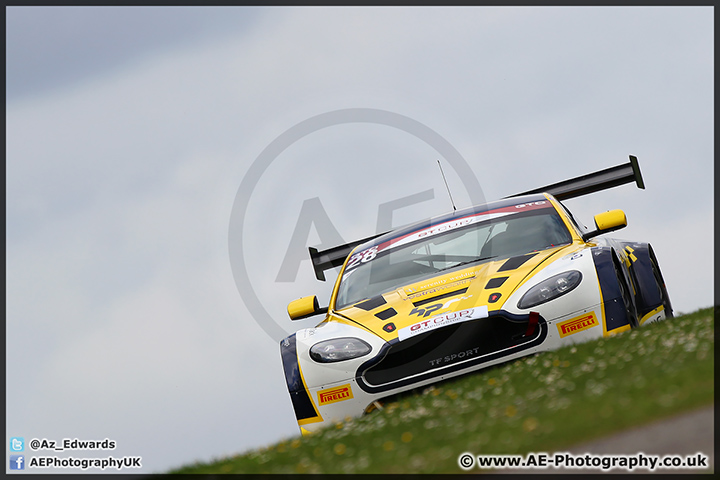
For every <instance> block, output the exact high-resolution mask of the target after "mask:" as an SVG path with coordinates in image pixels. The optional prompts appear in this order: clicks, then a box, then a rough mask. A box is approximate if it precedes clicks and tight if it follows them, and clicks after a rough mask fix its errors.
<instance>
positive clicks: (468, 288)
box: [327, 247, 568, 341]
mask: <svg viewBox="0 0 720 480" xmlns="http://www.w3.org/2000/svg"><path fill="white" fill-rule="evenodd" d="M566 248H568V247H558V248H552V249H547V250H542V251H539V252H532V253H528V254H526V255H520V256H516V257H510V258H503V259H499V260H494V261H490V262H487V263H482V264H479V265H475V266H472V267H469V268H463V269H461V270H455V271H452V272H449V273H447V274H444V275H439V276H436V277H432V278H430V279H426V280H423V281H420V282H416V283H411V284H408V285H406V286H404V287H401V288H398V289H397V290H393V291H390V292H387V293H384V294H382V295H378V296H376V297H373V298H370V299H366V300H363V301H361V302H359V303H356V304H354V305H352V306H350V307H346V308H343V309H341V310H338V311H336V312H335V314H334V315H330V316H329V318H328V320H327V321H331V322H333V321H334V322H340V323H350V324H353V325H355V326H358V325H359V326H361V327H364V328H365V329H367V330H369V331H371V332H373V333H374V334H375V335H377V336H379V337H381V338H382V339H383V340H385V341H390V340H393V339H396V338H397V337H398V331H399V330H401V329H403V328H405V327H408V326H410V325H414V324H416V323H418V322H419V321H422V320H423V319H430V318H433V317H436V316H438V315H442V314H443V313H447V312H456V311H460V310H463V309H471V308H476V307H483V308H484V307H487V309H488V312H492V311H495V310H501V309H502V308H503V305H504V304H505V301H506V300H507V299H508V298H510V296H511V294H512V293H513V292H514V291H515V290H516V289H517V288H518V287H519V286H520V285H521V284H522V283H524V281H525V280H526V279H527V278H528V276H530V275H531V274H532V273H533V272H534V271H535V270H537V269H538V268H539V267H540V266H541V265H543V264H546V263H547V261H548V260H549V259H550V258H551V257H554V256H556V255H558V254H560V255H562V253H561V252H563V251H564V250H565V249H566ZM390 324H392V326H390Z"/></svg>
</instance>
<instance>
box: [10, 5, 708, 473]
mask: <svg viewBox="0 0 720 480" xmlns="http://www.w3.org/2000/svg"><path fill="white" fill-rule="evenodd" d="M713 27H714V25H713V8H712V7H687V8H686V7H682V8H680V7H653V8H650V7H618V8H615V7H612V8H611V7H597V8H574V7H573V8H571V7H540V8H526V7H508V8H489V7H473V8H444V7H443V8H440V7H432V8H347V7H343V8H327V7H323V8H316V7H304V8H288V7H273V8H259V7H216V8H196V7H185V8H169V7H157V8H156V7H117V8H116V7H52V8H50V7H7V8H6V29H7V59H6V62H7V63H6V68H7V76H6V122H7V126H6V132H7V138H6V142H7V143H6V153H7V164H6V174H7V183H6V189H7V191H6V201H7V207H6V214H7V219H6V228H7V233H6V240H7V250H6V258H7V267H6V268H7V270H6V280H7V287H6V293H7V309H6V314H7V330H6V332H7V370H6V373H7V413H6V418H7V431H6V437H7V438H8V439H9V438H10V437H16V436H19V437H24V438H25V439H26V440H27V441H29V440H30V439H33V438H38V439H43V438H46V439H54V440H58V441H59V440H62V439H63V438H70V439H73V438H79V439H85V440H92V439H101V440H102V439H105V438H109V439H112V440H115V441H116V442H117V448H116V450H115V451H113V452H112V454H113V455H114V456H116V457H120V456H123V455H127V456H142V464H143V470H142V471H144V472H156V471H163V470H166V469H168V468H171V467H177V466H180V465H183V464H186V463H189V462H192V461H195V460H205V461H207V460H210V459H212V458H217V457H220V456H224V455H230V454H234V453H238V452H242V451H244V450H247V449H250V448H254V447H258V446H262V445H266V444H268V443H270V442H275V441H277V440H279V439H281V438H286V437H290V436H294V435H297V434H298V429H297V425H296V423H295V420H294V415H293V412H292V407H291V405H290V399H289V396H288V394H287V391H286V389H285V384H284V378H283V373H282V366H281V363H280V358H279V347H278V341H279V340H280V338H281V337H282V336H283V335H284V334H286V333H290V332H292V331H294V329H297V328H301V327H306V326H310V325H311V324H312V323H313V322H314V320H303V321H299V322H295V323H294V324H293V323H291V322H290V321H289V320H288V319H287V314H286V310H285V307H286V305H287V303H288V302H289V301H291V300H293V299H295V298H298V297H300V296H304V295H309V294H314V293H317V294H318V295H319V297H320V300H321V302H322V301H327V298H328V296H329V288H330V283H331V282H326V283H320V282H318V281H316V280H315V279H314V276H313V273H312V269H311V268H310V265H309V261H308V260H307V259H305V257H304V251H305V250H304V249H305V247H306V246H307V245H316V246H317V245H325V246H329V243H331V242H333V241H337V240H341V241H352V240H356V239H359V238H363V237H366V236H369V235H372V234H374V233H376V232H377V231H378V229H380V230H382V229H383V228H385V227H387V226H400V225H403V224H405V223H409V222H412V221H415V220H420V219H423V218H426V217H430V216H433V215H438V214H441V213H445V212H447V211H448V210H450V209H451V208H452V207H451V203H450V199H449V197H448V193H447V191H446V190H445V185H444V183H443V180H442V177H441V175H440V171H439V169H438V164H437V161H438V160H441V162H442V163H443V165H444V170H445V173H446V175H447V177H448V178H447V180H448V184H449V186H450V189H451V190H452V195H453V198H454V200H455V203H456V204H457V205H458V207H463V206H468V205H470V203H472V202H473V201H476V200H477V199H478V198H480V199H482V198H485V199H487V200H492V199H496V198H499V197H502V196H506V195H511V194H513V193H517V192H521V191H525V190H528V189H531V188H535V187H539V186H542V185H546V184H550V183H554V182H557V181H560V180H564V179H566V178H569V177H572V176H577V175H582V174H585V173H588V172H591V171H594V170H598V169H602V168H606V167H610V166H614V165H619V164H621V163H626V162H627V160H628V155H631V154H632V155H636V156H637V157H638V159H639V161H640V166H641V169H642V173H643V177H644V179H645V184H646V189H645V190H639V189H637V188H635V187H634V186H630V185H626V186H623V187H619V188H615V189H612V190H608V191H605V192H600V193H596V194H593V195H590V196H588V197H584V198H578V199H573V200H570V201H568V202H567V205H568V206H569V207H570V208H571V209H573V210H574V211H575V212H576V214H577V215H578V216H579V217H580V219H581V220H584V221H585V223H589V222H590V221H591V219H592V216H593V215H594V214H596V213H600V212H602V211H605V210H608V209H613V208H622V209H624V210H625V212H626V214H627V217H628V222H629V226H628V227H627V228H626V229H625V230H623V231H621V232H618V234H617V235H616V236H618V237H620V238H627V239H630V240H642V241H649V242H651V243H652V245H653V247H654V248H655V251H656V253H657V256H658V258H659V261H660V265H661V267H662V270H663V274H664V276H665V278H666V281H667V286H668V290H669V292H670V296H671V300H672V302H673V304H674V307H675V310H676V311H680V312H690V311H694V310H696V309H698V308H701V307H706V306H710V305H712V303H713V274H712V268H711V266H712V265H713V260H714V259H713V246H714V235H713V233H714V228H713V222H714V215H713V198H714V195H713V193H714V192H713V189H714V182H713V174H714V171H713V170H714V169H713V166H714V163H713V132H714V125H713V124H714V118H713V103H714V98H713V92H714V91H713V71H714V64H713V44H714V39H713ZM464 169H465V170H464ZM467 169H469V170H467ZM468 172H470V173H471V175H468ZM471 177H475V180H474V181H473V179H472V178H471ZM298 239H299V240H298ZM298 252H300V253H298ZM46 453H47V452H46ZM81 453H83V455H85V456H87V457H100V456H105V454H106V452H103V453H102V454H99V455H95V454H93V453H92V452H81ZM28 455H30V454H28ZM65 455H67V452H66V454H65ZM74 455H75V456H76V457H77V456H79V453H75V454H74ZM6 468H7V466H6Z"/></svg>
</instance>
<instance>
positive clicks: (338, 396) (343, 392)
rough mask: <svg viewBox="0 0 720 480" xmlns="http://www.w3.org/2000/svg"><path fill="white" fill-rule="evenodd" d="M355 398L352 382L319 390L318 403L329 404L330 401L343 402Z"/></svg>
mask: <svg viewBox="0 0 720 480" xmlns="http://www.w3.org/2000/svg"><path fill="white" fill-rule="evenodd" d="M350 398H353V394H352V389H351V388H350V384H349V383H347V384H345V385H340V386H339V387H333V388H328V389H326V390H320V391H319V392H318V403H320V405H327V404H328V403H335V402H342V401H343V400H348V399H350Z"/></svg>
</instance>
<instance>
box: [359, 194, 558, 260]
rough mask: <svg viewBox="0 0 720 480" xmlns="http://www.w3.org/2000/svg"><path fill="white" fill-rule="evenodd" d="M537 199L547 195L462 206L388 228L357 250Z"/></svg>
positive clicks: (525, 196)
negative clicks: (408, 223) (456, 220)
mask: <svg viewBox="0 0 720 480" xmlns="http://www.w3.org/2000/svg"><path fill="white" fill-rule="evenodd" d="M539 201H547V197H546V195H545V194H544V193H536V194H531V195H521V196H516V197H510V198H503V199H500V200H495V201H492V202H487V203H483V204H479V205H473V206H471V207H467V208H463V209H461V210H455V211H452V212H450V213H446V214H444V215H440V216H437V217H433V218H430V219H427V220H422V221H419V222H416V223H412V224H410V225H406V226H404V227H400V228H397V229H395V230H390V231H389V232H387V233H385V234H383V235H380V236H378V237H376V238H374V239H372V240H370V241H368V242H366V243H364V244H362V245H360V246H359V247H358V248H357V249H356V251H357V250H363V249H365V248H367V247H371V246H373V245H379V244H381V243H383V242H385V241H387V240H389V239H392V238H395V237H398V236H402V235H407V234H409V233H412V232H414V231H416V230H421V229H423V228H429V227H431V226H433V225H437V224H439V223H444V222H448V221H451V220H454V219H457V218H463V217H467V216H468V215H474V214H477V213H482V212H487V211H489V210H496V209H498V208H506V207H512V206H514V205H522V204H524V203H532V202H539Z"/></svg>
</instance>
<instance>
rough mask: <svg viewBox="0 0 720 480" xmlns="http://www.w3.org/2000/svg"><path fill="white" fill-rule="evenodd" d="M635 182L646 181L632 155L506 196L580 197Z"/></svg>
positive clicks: (563, 198)
mask: <svg viewBox="0 0 720 480" xmlns="http://www.w3.org/2000/svg"><path fill="white" fill-rule="evenodd" d="M633 181H634V182H635V184H636V185H637V186H638V188H642V189H644V188H645V183H644V182H643V179H642V174H641V173H640V164H639V163H638V159H637V157H635V156H633V155H630V161H629V162H628V163H625V164H622V165H618V166H616V167H610V168H606V169H605V170H599V171H597V172H594V173H588V174H587V175H581V176H579V177H575V178H571V179H569V180H565V181H562V182H558V183H553V184H552V185H547V186H545V187H540V188H535V189H533V190H528V191H527V192H522V193H516V194H515V195H510V196H508V197H505V198H512V197H519V196H520V195H530V194H533V193H549V194H550V195H552V196H554V197H555V198H557V199H558V200H566V199H568V198H574V197H580V196H582V195H587V194H589V193H594V192H599V191H600V190H605V189H608V188H612V187H617V186H619V185H624V184H626V183H631V182H633Z"/></svg>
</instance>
